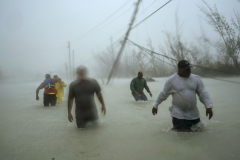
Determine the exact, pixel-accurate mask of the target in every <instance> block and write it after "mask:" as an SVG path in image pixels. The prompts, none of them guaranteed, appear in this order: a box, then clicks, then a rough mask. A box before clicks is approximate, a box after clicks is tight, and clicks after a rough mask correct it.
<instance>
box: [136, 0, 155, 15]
mask: <svg viewBox="0 0 240 160" xmlns="http://www.w3.org/2000/svg"><path fill="white" fill-rule="evenodd" d="M156 1H157V0H155V1H153V2H152V3H151V4H150V5H149V6H147V8H145V9H144V10H143V11H142V12H141V13H139V15H140V14H142V13H144V12H145V11H146V10H147V9H148V8H149V7H151V6H152V5H153V4H154V3H155V2H156Z"/></svg>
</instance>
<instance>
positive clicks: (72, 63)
mask: <svg viewBox="0 0 240 160" xmlns="http://www.w3.org/2000/svg"><path fill="white" fill-rule="evenodd" d="M72 58H73V59H72V64H73V67H72V72H73V73H72V77H73V80H74V79H75V76H74V75H75V74H76V73H75V71H74V50H73V55H72Z"/></svg>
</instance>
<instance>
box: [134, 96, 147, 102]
mask: <svg viewBox="0 0 240 160" xmlns="http://www.w3.org/2000/svg"><path fill="white" fill-rule="evenodd" d="M134 98H135V100H136V101H139V100H142V101H147V100H148V99H147V97H146V96H145V95H144V96H135V97H134Z"/></svg>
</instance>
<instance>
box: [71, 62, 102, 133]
mask: <svg viewBox="0 0 240 160" xmlns="http://www.w3.org/2000/svg"><path fill="white" fill-rule="evenodd" d="M77 74H78V78H77V80H75V81H73V82H72V83H71V84H70V87H69V95H68V120H69V121H70V122H72V121H73V116H72V113H71V110H72V105H73V99H74V98H75V104H76V109H75V115H76V122H77V126H78V128H84V127H85V125H86V124H87V123H88V122H96V121H97V120H98V112H97V108H96V104H95V102H94V93H96V95H97V97H98V100H99V101H100V102H101V104H102V109H101V110H102V112H103V114H104V115H105V114H106V108H105V104H104V101H103V97H102V94H101V88H100V87H99V85H98V83H97V81H96V80H95V79H89V78H87V68H86V67H84V66H80V67H78V68H77Z"/></svg>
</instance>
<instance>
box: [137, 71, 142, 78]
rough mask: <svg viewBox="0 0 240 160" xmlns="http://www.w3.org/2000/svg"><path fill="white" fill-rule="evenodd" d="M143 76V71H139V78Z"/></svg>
mask: <svg viewBox="0 0 240 160" xmlns="http://www.w3.org/2000/svg"><path fill="white" fill-rule="evenodd" d="M142 77H143V73H142V72H141V71H139V72H138V78H139V79H142Z"/></svg>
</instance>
